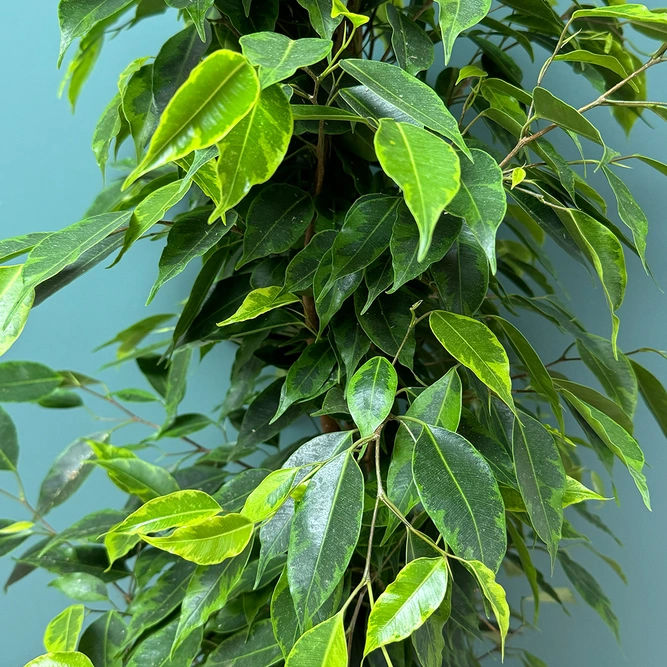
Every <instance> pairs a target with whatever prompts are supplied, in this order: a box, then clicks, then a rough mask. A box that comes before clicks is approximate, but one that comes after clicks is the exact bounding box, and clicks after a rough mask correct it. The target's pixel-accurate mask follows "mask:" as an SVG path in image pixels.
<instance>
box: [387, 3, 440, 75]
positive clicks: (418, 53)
mask: <svg viewBox="0 0 667 667" xmlns="http://www.w3.org/2000/svg"><path fill="white" fill-rule="evenodd" d="M386 8H387V18H388V19H389V25H391V30H392V33H391V46H392V49H393V50H394V55H395V56H396V60H398V64H399V65H400V66H401V68H402V69H404V70H405V71H406V72H407V73H408V74H412V75H415V74H418V73H419V72H421V71H422V70H425V69H428V68H429V67H430V66H431V65H432V63H433V58H434V53H433V43H432V42H431V40H430V38H429V37H428V35H427V34H426V33H425V32H424V31H423V30H422V29H421V28H420V27H419V26H418V25H417V23H416V22H415V21H413V20H412V19H410V18H408V17H407V16H406V15H405V14H404V13H403V12H401V11H399V10H398V9H397V8H396V6H395V5H392V4H387V6H386Z"/></svg>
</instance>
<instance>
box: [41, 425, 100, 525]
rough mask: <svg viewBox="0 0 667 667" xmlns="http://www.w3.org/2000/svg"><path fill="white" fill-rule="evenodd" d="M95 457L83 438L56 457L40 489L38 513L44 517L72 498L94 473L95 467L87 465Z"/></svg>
mask: <svg viewBox="0 0 667 667" xmlns="http://www.w3.org/2000/svg"><path fill="white" fill-rule="evenodd" d="M94 456H95V454H94V452H93V450H92V449H91V448H90V445H89V444H88V442H87V441H86V440H85V439H84V438H81V439H79V440H75V441H74V442H73V443H71V444H70V445H68V446H67V447H66V448H65V449H64V450H63V451H62V452H61V453H60V454H59V455H58V456H57V457H56V460H55V461H54V462H53V465H52V466H51V468H50V469H49V472H48V473H47V474H46V477H45V478H44V481H43V482H42V485H41V486H40V488H39V499H38V501H37V511H38V512H39V513H40V514H41V515H42V516H44V515H45V514H47V513H48V512H50V511H51V510H52V509H53V508H54V507H57V506H58V505H61V504H62V503H64V502H65V501H66V500H68V499H69V498H71V496H72V495H73V494H74V493H75V492H76V491H77V490H78V489H79V487H80V486H81V485H82V484H83V483H84V481H85V480H86V478H87V477H88V475H90V473H91V472H93V466H92V465H87V462H88V461H90V460H91V459H93V458H94Z"/></svg>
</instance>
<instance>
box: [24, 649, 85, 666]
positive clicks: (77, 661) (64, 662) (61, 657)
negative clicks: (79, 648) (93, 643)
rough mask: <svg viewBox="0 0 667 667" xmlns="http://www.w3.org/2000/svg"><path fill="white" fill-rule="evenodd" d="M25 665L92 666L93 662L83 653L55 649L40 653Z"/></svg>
mask: <svg viewBox="0 0 667 667" xmlns="http://www.w3.org/2000/svg"><path fill="white" fill-rule="evenodd" d="M25 667H93V663H92V662H90V660H89V659H88V658H87V657H86V656H85V655H83V653H76V652H74V651H57V652H56V653H46V654H45V655H40V656H39V657H38V658H35V659H34V660H31V661H30V662H29V663H28V664H27V665H26V666H25Z"/></svg>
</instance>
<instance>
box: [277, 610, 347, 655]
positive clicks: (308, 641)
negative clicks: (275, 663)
mask: <svg viewBox="0 0 667 667" xmlns="http://www.w3.org/2000/svg"><path fill="white" fill-rule="evenodd" d="M347 664H348V658H347V642H346V641H345V626H344V625H343V612H342V611H341V612H339V613H338V614H336V615H335V616H332V617H331V618H330V619H328V620H327V621H324V623H320V624H319V625H316V626H315V627H314V628H312V629H310V630H308V632H306V633H305V634H304V635H302V636H301V637H300V638H299V641H297V643H296V644H295V645H294V648H293V649H292V650H291V652H290V654H289V655H288V656H287V661H286V662H285V667H319V666H320V665H326V666H327V667H347Z"/></svg>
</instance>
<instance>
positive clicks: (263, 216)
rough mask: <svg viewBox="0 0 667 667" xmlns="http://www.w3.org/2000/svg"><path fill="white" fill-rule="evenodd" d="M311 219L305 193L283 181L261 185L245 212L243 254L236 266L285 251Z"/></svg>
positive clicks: (311, 215) (311, 205)
mask: <svg viewBox="0 0 667 667" xmlns="http://www.w3.org/2000/svg"><path fill="white" fill-rule="evenodd" d="M312 219H313V201H312V199H311V198H310V195H308V193H306V192H304V191H303V190H300V189H299V188H295V187H294V186H292V185H286V184H273V185H270V186H269V187H267V188H265V189H264V190H262V191H261V192H260V193H259V194H258V195H257V197H255V199H254V200H253V202H252V205H251V206H250V210H249V211H248V215H247V217H246V231H245V234H244V236H243V257H242V258H241V259H240V260H239V262H238V265H237V268H239V267H241V266H243V265H244V264H247V263H248V262H250V261H252V260H253V259H258V258H259V257H266V256H267V255H271V254H278V253H281V252H285V251H286V250H289V249H290V248H291V247H292V246H293V245H294V244H295V243H296V242H297V241H298V240H299V238H300V237H301V235H302V234H303V233H304V232H305V231H306V227H308V224H309V223H310V221H311V220H312ZM309 245H310V244H309Z"/></svg>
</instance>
